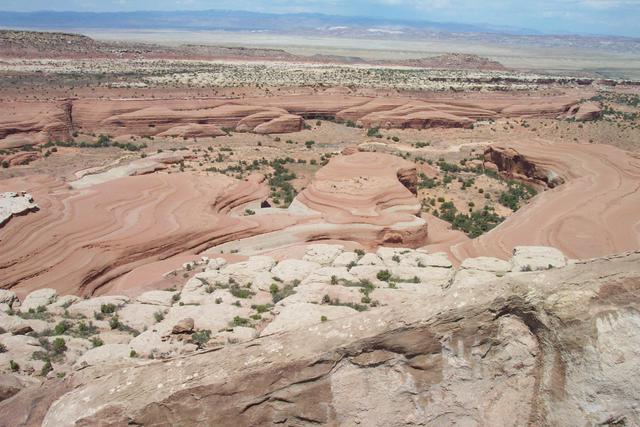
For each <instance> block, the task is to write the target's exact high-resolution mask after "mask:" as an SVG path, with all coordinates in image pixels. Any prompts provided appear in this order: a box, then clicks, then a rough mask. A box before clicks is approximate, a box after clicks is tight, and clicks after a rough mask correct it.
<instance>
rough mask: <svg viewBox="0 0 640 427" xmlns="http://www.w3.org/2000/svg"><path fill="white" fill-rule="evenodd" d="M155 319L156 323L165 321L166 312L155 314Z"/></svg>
mask: <svg viewBox="0 0 640 427" xmlns="http://www.w3.org/2000/svg"><path fill="white" fill-rule="evenodd" d="M153 318H154V319H155V320H156V323H159V322H162V321H163V320H164V312H162V311H160V310H158V311H156V312H155V313H153Z"/></svg>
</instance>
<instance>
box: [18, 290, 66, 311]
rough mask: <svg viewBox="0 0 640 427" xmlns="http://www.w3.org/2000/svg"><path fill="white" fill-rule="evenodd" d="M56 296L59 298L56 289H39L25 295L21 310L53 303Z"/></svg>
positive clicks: (34, 308)
mask: <svg viewBox="0 0 640 427" xmlns="http://www.w3.org/2000/svg"><path fill="white" fill-rule="evenodd" d="M56 298H58V292H57V291H56V290H55V289H51V288H43V289H38V290H36V291H33V292H31V293H30V294H28V295H27V296H26V297H25V299H24V301H22V305H21V306H20V311H22V312H27V311H29V310H32V309H33V310H36V309H37V308H38V307H46V306H48V305H49V304H51V303H53V302H54V301H55V300H56Z"/></svg>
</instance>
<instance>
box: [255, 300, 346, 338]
mask: <svg viewBox="0 0 640 427" xmlns="http://www.w3.org/2000/svg"><path fill="white" fill-rule="evenodd" d="M356 313H358V312H357V311H356V310H354V309H352V308H349V307H340V306H333V305H320V304H309V303H299V304H287V305H286V306H283V307H281V308H280V309H279V313H278V314H277V316H276V318H275V320H274V321H273V322H271V323H269V325H267V327H266V328H264V329H263V330H262V332H261V333H260V336H266V335H271V334H275V333H279V332H285V331H291V330H294V329H300V328H306V327H309V326H312V325H315V324H318V323H321V322H322V316H325V317H326V318H327V319H339V318H342V317H347V316H351V315H353V314H356Z"/></svg>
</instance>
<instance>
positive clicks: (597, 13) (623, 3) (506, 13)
mask: <svg viewBox="0 0 640 427" xmlns="http://www.w3.org/2000/svg"><path fill="white" fill-rule="evenodd" d="M204 9H230V10H247V11H254V12H270V13H289V12H313V13H325V14H331V15H348V16H369V17H375V18H399V19H411V20H425V21H436V22H456V23H469V24H489V25H494V26H510V27H518V28H530V29H534V30H537V31H541V32H544V33H554V34H566V33H573V34H607V35H622V36H631V37H640V0H528V1H527V0H234V1H233V2H230V1H228V0H224V1H219V0H0V10H5V11H21V12H29V11H39V10H57V11H82V12H115V11H139V10H204Z"/></svg>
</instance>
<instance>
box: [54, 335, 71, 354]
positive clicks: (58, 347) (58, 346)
mask: <svg viewBox="0 0 640 427" xmlns="http://www.w3.org/2000/svg"><path fill="white" fill-rule="evenodd" d="M51 350H52V351H53V352H54V354H62V353H64V352H65V351H67V343H66V342H65V341H64V339H63V338H56V339H54V340H53V342H52V343H51Z"/></svg>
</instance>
